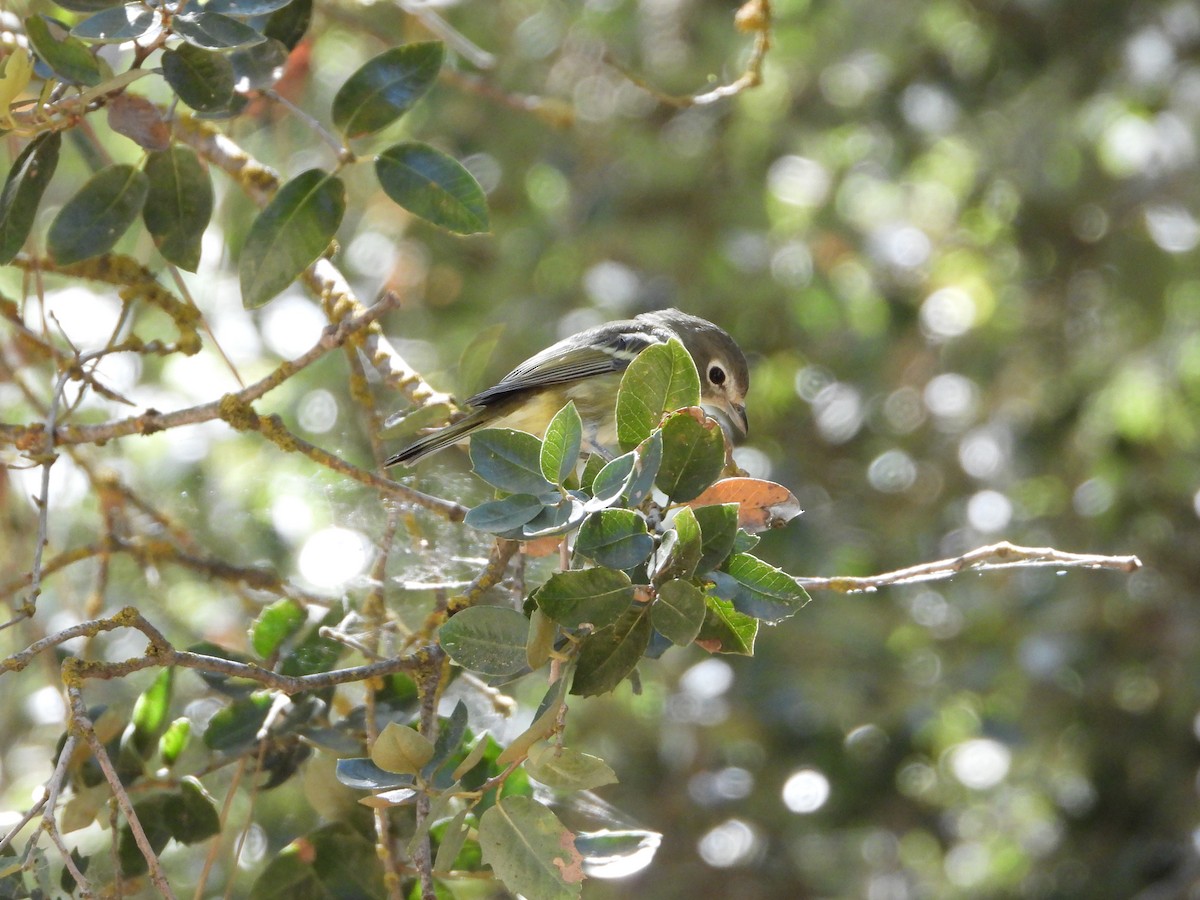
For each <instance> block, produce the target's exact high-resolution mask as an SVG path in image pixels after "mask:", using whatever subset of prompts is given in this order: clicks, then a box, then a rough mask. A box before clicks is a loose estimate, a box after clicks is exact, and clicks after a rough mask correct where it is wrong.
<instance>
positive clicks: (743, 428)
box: [700, 398, 750, 441]
mask: <svg viewBox="0 0 1200 900" xmlns="http://www.w3.org/2000/svg"><path fill="white" fill-rule="evenodd" d="M700 405H701V406H702V407H704V411H705V412H707V413H708V414H709V415H711V416H712V417H713V418H715V419H716V420H717V421H718V422H720V423H721V427H722V428H724V429H725V433H726V435H728V436H729V437H730V438H732V439H734V440H735V441H740V440H743V439H744V438H745V437H746V433H747V431H748V430H749V428H750V423H749V422H748V421H747V419H746V407H745V404H742V403H731V402H727V401H726V400H725V399H724V398H721V399H720V400H718V401H716V402H704V403H701V404H700Z"/></svg>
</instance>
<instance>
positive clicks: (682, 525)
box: [654, 506, 704, 582]
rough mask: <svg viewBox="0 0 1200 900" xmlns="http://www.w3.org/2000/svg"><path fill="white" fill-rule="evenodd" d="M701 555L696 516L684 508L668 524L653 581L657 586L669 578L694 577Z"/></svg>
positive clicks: (702, 544) (701, 548)
mask: <svg viewBox="0 0 1200 900" xmlns="http://www.w3.org/2000/svg"><path fill="white" fill-rule="evenodd" d="M664 551H666V552H665V553H664ZM703 554H704V542H703V539H702V537H701V534H700V522H699V521H698V520H697V519H696V513H695V512H693V511H692V509H691V508H690V507H687V506H684V507H682V508H681V509H680V510H679V511H678V512H677V513H676V514H675V517H674V518H673V519H672V520H671V528H670V530H669V531H667V533H666V534H664V535H663V541H662V544H661V546H660V547H659V552H658V554H657V560H658V562H657V565H656V567H655V572H654V580H655V581H656V582H661V581H666V580H667V579H670V578H685V579H686V578H691V577H692V576H693V575H695V574H696V569H697V567H698V566H699V565H700V560H701V558H702V556H703Z"/></svg>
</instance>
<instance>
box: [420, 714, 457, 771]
mask: <svg viewBox="0 0 1200 900" xmlns="http://www.w3.org/2000/svg"><path fill="white" fill-rule="evenodd" d="M439 722H440V727H439V728H438V736H437V742H436V743H435V744H434V747H433V756H432V757H431V758H430V759H429V761H428V762H427V763H426V765H425V769H424V771H422V773H421V775H422V777H424V778H426V779H428V780H430V781H432V780H433V776H434V774H435V773H436V772H437V770H438V769H440V768H442V766H444V765H446V763H447V762H448V761H449V760H450V758H451V756H452V755H454V754H456V753H458V752H459V751H460V750H461V749H462V745H463V738H464V737H466V734H467V704H465V703H463V701H461V700H459V701H458V702H457V703H456V704H454V710H453V712H451V713H450V718H448V719H446V718H443V719H440V720H439Z"/></svg>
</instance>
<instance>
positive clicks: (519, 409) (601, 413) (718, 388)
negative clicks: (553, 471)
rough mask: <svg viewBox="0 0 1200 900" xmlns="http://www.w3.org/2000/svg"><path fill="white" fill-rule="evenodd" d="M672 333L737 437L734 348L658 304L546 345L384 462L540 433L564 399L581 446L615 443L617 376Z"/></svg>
mask: <svg viewBox="0 0 1200 900" xmlns="http://www.w3.org/2000/svg"><path fill="white" fill-rule="evenodd" d="M673 337H674V338H678V339H679V341H680V342H681V343H682V344H683V346H684V347H685V348H686V349H687V351H688V353H689V354H691V357H692V361H693V362H694V363H695V364H696V371H697V372H698V373H699V375H700V403H701V405H702V406H704V407H705V409H706V410H708V411H709V412H711V413H714V414H716V416H717V417H718V419H721V420H723V421H724V423H726V424H727V425H728V426H729V428H730V429H731V430H732V431H733V432H734V433H735V434H736V435H737V436H739V437H744V436H745V434H746V430H747V427H748V426H747V421H746V392H747V391H748V390H749V389H750V370H749V367H748V366H747V365H746V357H745V355H744V354H743V353H742V351H741V348H739V347H738V345H737V344H736V343H734V340H733V338H731V337H730V336H729V335H728V334H726V333H725V332H724V331H723V330H722V329H720V328H718V327H717V326H716V325H714V324H712V323H711V322H707V321H705V320H704V319H701V318H698V317H696V316H690V315H688V314H687V313H685V312H680V311H679V310H677V309H664V310H659V311H658V312H649V313H642V314H641V315H640V316H637V317H636V318H634V319H625V320H622V321H619V322H609V323H608V324H606V325H598V326H596V327H595V328H589V329H587V330H586V331H581V332H579V333H578V334H573V335H571V336H570V337H568V338H564V339H563V340H561V341H559V342H558V343H557V344H554V345H553V346H550V347H547V348H546V349H545V350H543V351H541V352H540V353H537V354H535V355H534V356H531V357H530V358H529V359H527V360H525V362H523V363H521V364H520V365H519V366H517V367H516V368H515V369H513V370H512V371H511V372H509V373H508V374H507V375H505V376H504V378H502V379H501V380H500V382H499V383H498V384H496V385H495V386H494V387H490V388H488V389H487V390H486V391H481V392H480V393H478V394H476V395H475V396H474V397H471V398H470V399H469V400H467V406H468V407H470V408H471V409H470V412H468V414H467V415H466V417H465V418H463V419H461V420H459V421H458V422H455V423H453V424H452V425H447V426H446V427H445V428H442V429H440V430H439V431H435V432H433V433H432V434H429V435H426V436H425V437H423V438H421V439H419V440H417V441H415V442H413V443H412V444H409V445H408V446H407V447H405V448H404V449H403V450H401V451H400V452H399V453H397V454H396V455H395V456H393V457H392V458H391V459H389V460H388V461H387V464H388V465H389V466H391V465H395V464H397V463H407V464H409V465H411V464H413V463H416V462H417V461H418V460H421V459H423V458H424V457H426V456H428V455H429V454H431V453H436V452H437V451H438V450H441V449H442V448H444V447H449V446H450V445H451V444H455V443H458V442H459V441H461V440H463V439H464V438H467V437H469V436H470V434H471V433H472V432H473V431H475V430H477V429H480V428H515V429H517V430H520V431H528V432H531V433H532V434H536V435H538V436H541V435H543V434H545V431H546V428H547V426H549V424H550V419H551V418H553V416H554V414H555V413H556V412H558V411H559V410H560V409H562V408H563V407H564V406H566V405H567V401H569V400H574V401H575V408H576V409H577V410H578V412H579V417H580V419H582V421H583V427H584V439H585V442H586V443H587V445H590V446H591V447H593V448H607V447H615V446H616V443H617V431H616V414H615V410H616V397H617V388H618V387H619V385H620V383H621V373H622V372H624V371H625V369H626V368H627V367H628V366H629V364H630V363H631V362H632V361H633V360H634V358H635V357H637V355H638V354H639V353H641V352H642V351H643V350H645V349H646V348H647V347H649V346H651V345H652V344H665V343H666V342H667V341H668V340H670V339H671V338H673Z"/></svg>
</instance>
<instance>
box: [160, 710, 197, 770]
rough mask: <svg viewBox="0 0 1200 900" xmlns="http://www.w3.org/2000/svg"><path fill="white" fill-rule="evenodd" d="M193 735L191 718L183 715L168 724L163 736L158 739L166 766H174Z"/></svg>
mask: <svg viewBox="0 0 1200 900" xmlns="http://www.w3.org/2000/svg"><path fill="white" fill-rule="evenodd" d="M191 736H192V721H191V719H188V718H185V717H181V718H178V719H176V720H175V721H174V722H172V723H171V724H170V725H168V726H167V730H166V731H164V732H163V735H162V737H160V738H159V739H158V755H159V757H160V758H161V759H162V762H163V765H164V766H173V765H175V761H176V760H178V759H179V755H180V754H181V753H183V751H184V750H185V749H187V745H188V741H189V740H190V739H191Z"/></svg>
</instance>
